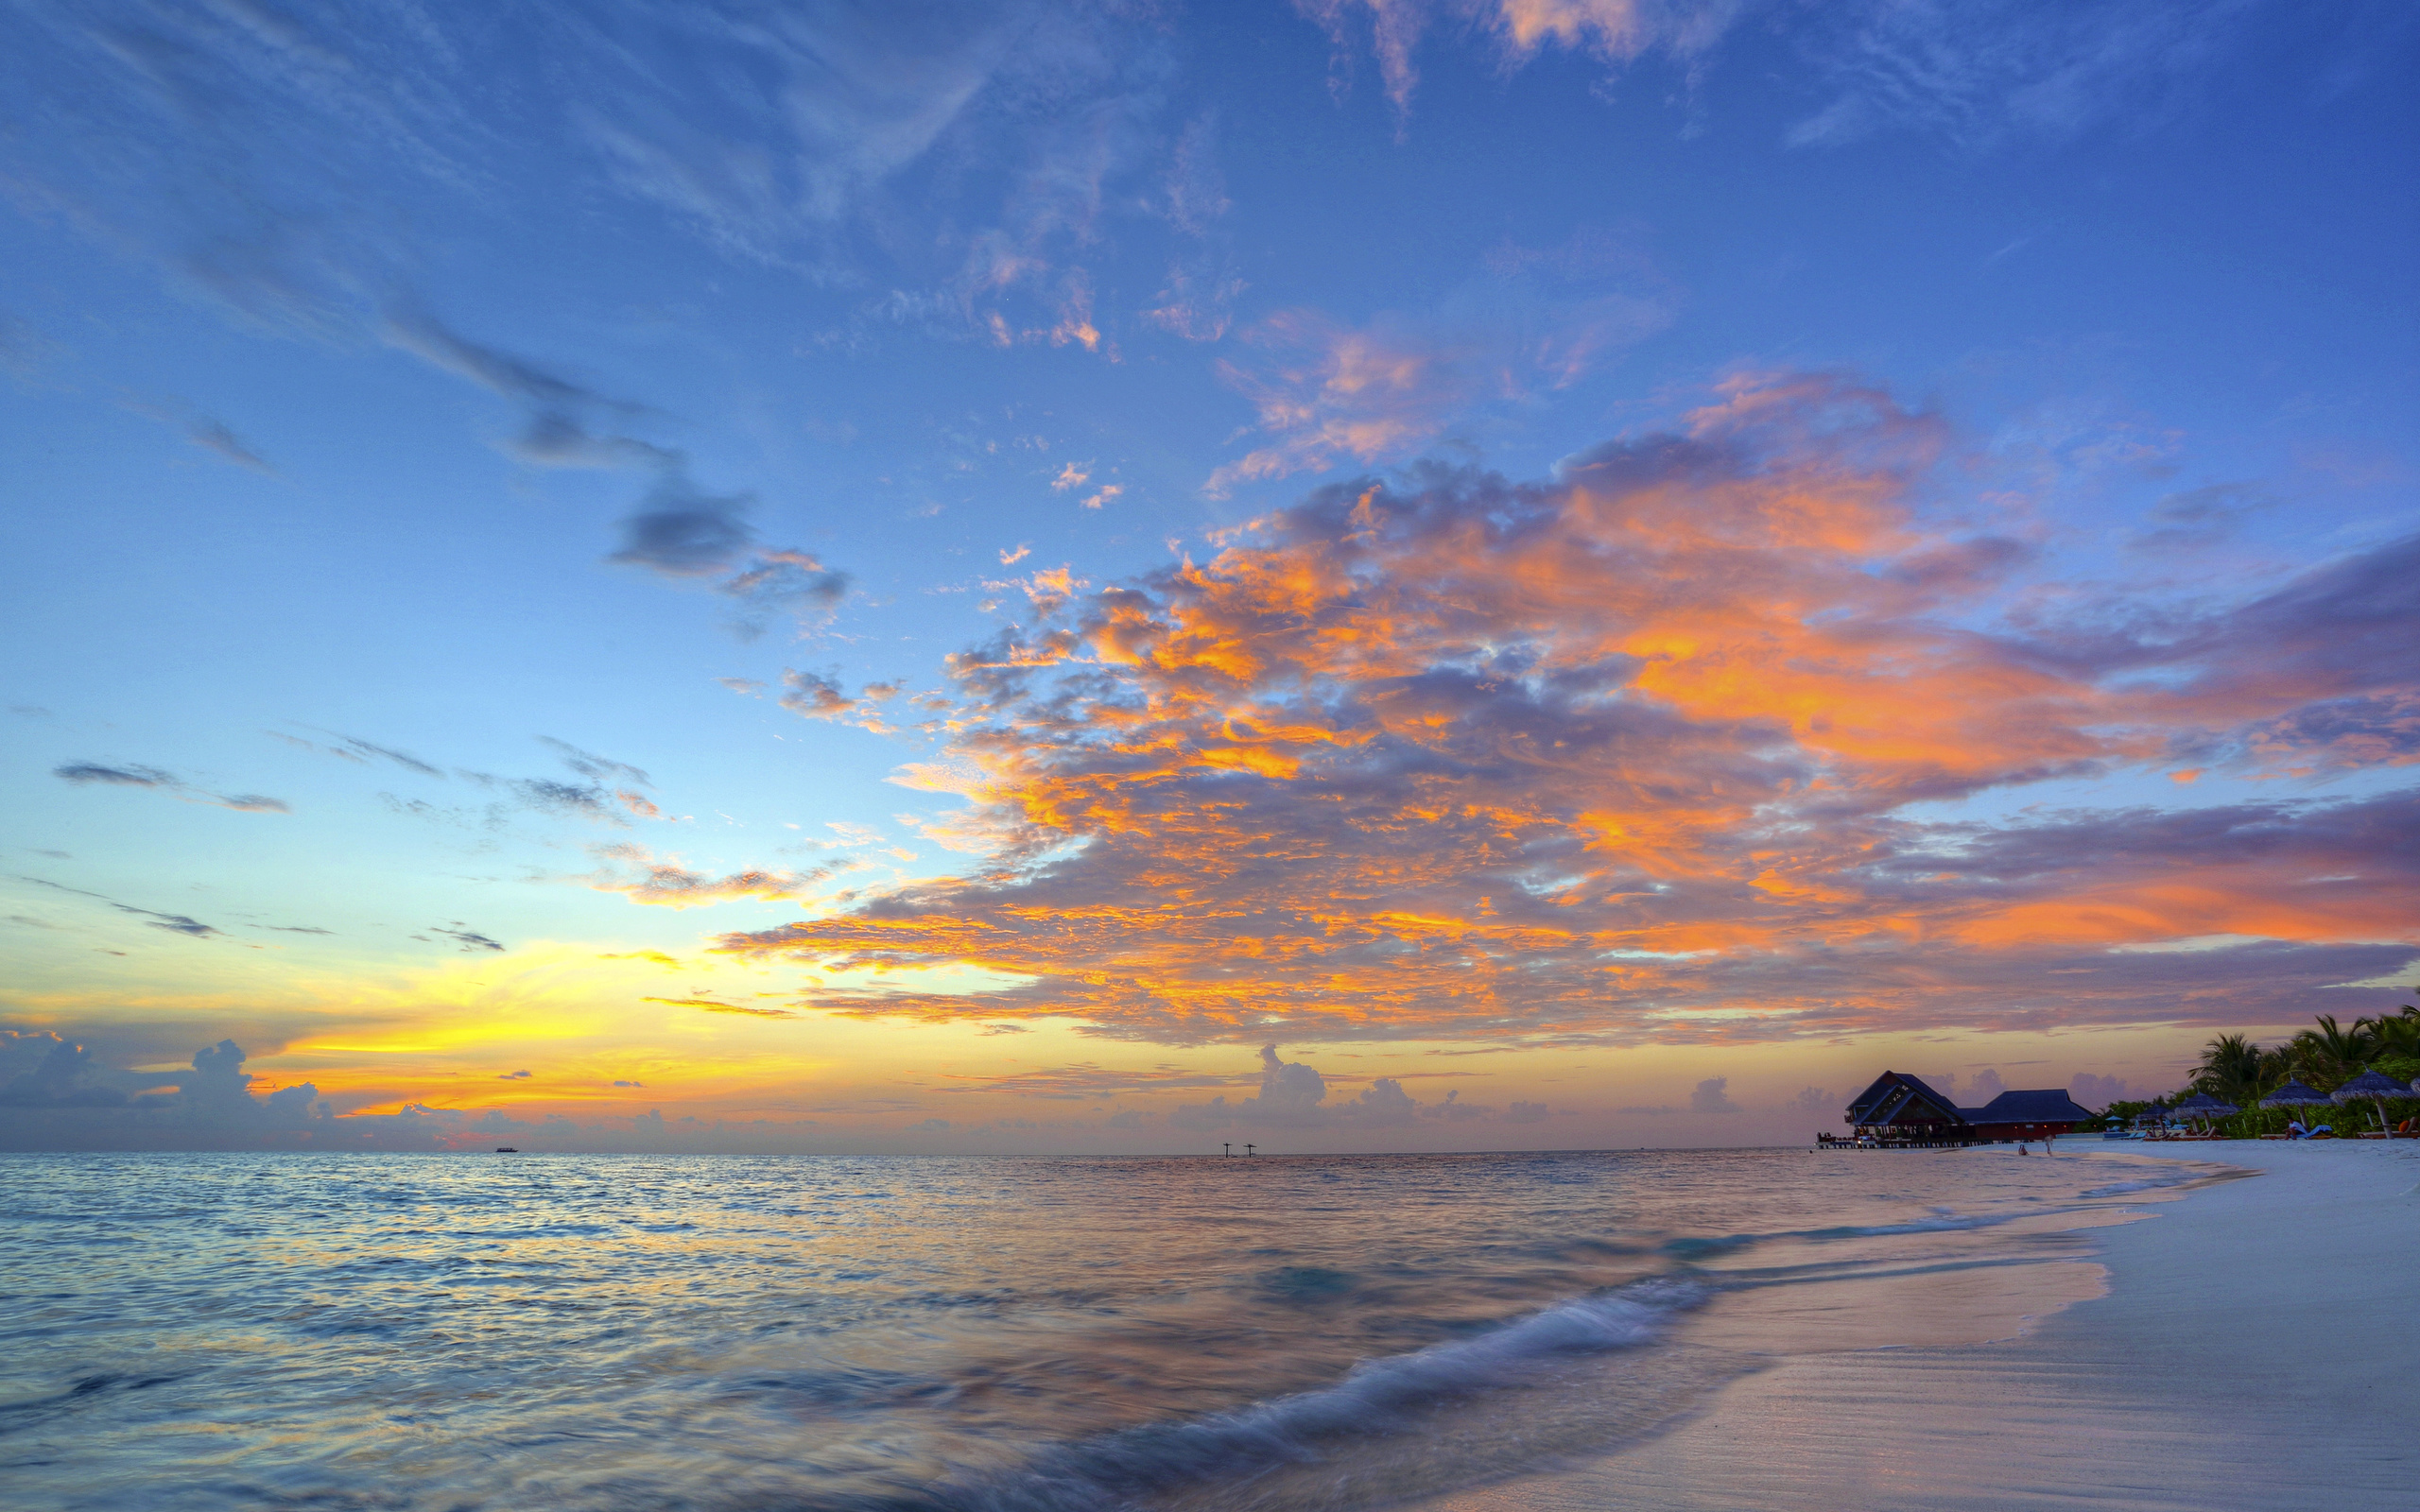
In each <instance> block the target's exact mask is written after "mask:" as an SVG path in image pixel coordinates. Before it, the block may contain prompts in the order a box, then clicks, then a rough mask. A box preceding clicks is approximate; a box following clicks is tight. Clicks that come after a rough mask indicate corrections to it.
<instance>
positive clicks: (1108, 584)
mask: <svg viewBox="0 0 2420 1512" xmlns="http://www.w3.org/2000/svg"><path fill="white" fill-rule="evenodd" d="M2415 61H2420V15H2415V12H2413V11H2412V10H2411V8H2409V7H2407V6H2403V5H2399V4H2394V3H2391V0H2382V3H2370V4H2363V3H2357V0H2356V3H2347V4H2343V5H2336V6H2324V7H2306V6H2295V5H2289V4H2285V3H2283V0H2266V3H2263V0H2226V3H2220V4H2210V3H2206V0H2205V3H2194V4H2187V3H2183V0H2177V3H2168V0H2141V3H2137V4H2133V5H2129V6H2125V7H2118V8H2111V7H2106V6H2097V5H2068V4H2055V3H2054V4H2042V3H2015V0H2007V3H2001V0H1972V3H1958V0H1845V3H1842V4H1836V5H1822V6H1816V5H1810V4H1803V3H1798V0H1707V3H1692V0H1293V3H1291V4H1287V3H1282V0H1272V3H1266V4H1260V3H1251V0H1238V3H1235V4H1227V5H1219V6H1201V5H1197V6H1190V7H1188V6H1184V5H1179V4H1173V3H1168V4H1157V3H1149V0H1135V3H1104V4H1082V3H1057V4H1029V3H1025V0H986V3H977V4H966V5H959V4H930V5H926V4H902V3H887V4H881V5H848V4H805V5H795V4H794V5H773V4H755V3H743V0H695V3H688V4H683V5H680V6H672V5H666V4H634V3H615V0H587V3H582V4H575V5H563V6H544V7H540V6H522V5H492V4H491V5H472V4H440V5H426V4H413V3H409V0H385V3H380V4H375V5H367V4H365V5H344V4H325V5H316V6H307V7H306V6H300V5H292V4H286V3H283V0H152V3H147V4H135V3H105V0H9V4H7V5H6V6H4V7H0V456H5V458H6V459H7V465H6V466H5V468H0V505H4V506H5V508H4V509H0V515H4V516H5V519H0V530H5V536H0V614H5V616H6V629H7V637H8V644H9V647H10V651H11V654H10V655H9V657H8V659H7V661H6V663H5V677H6V681H7V683H8V687H7V690H6V692H7V695H8V696H7V699H6V702H7V705H8V707H9V713H8V714H7V716H6V721H5V724H0V732H5V739H0V764H4V765H0V791H5V792H6V793H7V795H8V802H7V803H6V805H5V812H0V952H5V964H4V965H0V1148H7V1149H20V1150H25V1149H50V1148H78V1147H169V1148H338V1149H348V1148H350V1149H449V1148H486V1147H490V1146H492V1145H493V1144H495V1143H514V1144H515V1145H516V1146H517V1147H522V1148H531V1149H539V1148H544V1149H562V1150H683V1149H694V1150H749V1151H759V1150H761V1151H807V1152H812V1151H836V1152H837V1151H848V1152H886V1151H895V1152H1005V1153H1021V1152H1030V1153H1099V1154H1148V1153H1187V1152H1190V1153H1208V1152H1212V1151H1215V1150H1217V1149H1218V1148H1219V1146H1220V1145H1221V1144H1223V1143H1236V1144H1238V1145H1240V1143H1243V1142H1245V1141H1252V1142H1254V1143H1256V1144H1257V1145H1258V1146H1259V1147H1261V1148H1266V1149H1272V1150H1294V1151H1308V1150H1339V1151H1355V1150H1388V1149H1489V1148H1582V1147H1588V1148H1594V1147H1608V1146H1632V1145H1655V1146H1666V1145H1711V1144H1739V1143H1768V1142H1782V1141H1788V1142H1805V1141H1808V1140H1810V1139H1811V1137H1812V1134H1813V1132H1814V1131H1815V1130H1817V1129H1819V1128H1834V1127H1837V1126H1838V1125H1839V1122H1840V1113H1841V1108H1842V1107H1843V1106H1844V1105H1845V1103H1846V1101H1847V1099H1848V1097H1849V1096H1851V1095H1852V1094H1853V1093H1854V1092H1855V1091H1857V1090H1858V1088H1861V1087H1862V1086H1864V1085H1865V1084H1866V1083H1867V1082H1868V1081H1870V1080H1871V1079H1872V1078H1873V1076H1874V1075H1875V1074H1877V1073H1878V1072H1880V1071H1881V1070H1883V1069H1884V1068H1886V1067H1889V1068H1891V1069H1895V1070H1900V1071H1906V1072H1911V1073H1914V1074H1922V1075H1926V1076H1928V1077H1930V1078H1932V1079H1933V1080H1934V1081H1935V1082H1936V1084H1938V1085H1942V1086H1944V1087H1945V1088H1946V1089H1948V1090H1950V1091H1954V1092H1955V1093H1956V1094H1957V1095H1958V1096H1959V1098H1960V1099H1961V1101H1962V1102H1970V1103H1979V1102H1980V1101H1983V1100H1985V1099H1987V1098H1988V1097H1989V1096H1990V1095H1991V1094H1993V1093H1994V1092H1995V1091H1997V1090H1999V1089H2000V1088H2003V1087H2054V1086H2055V1087H2067V1088H2070V1089H2072V1090H2073V1091H2075V1093H2076V1095H2078V1096H2079V1097H2080V1098H2082V1099H2083V1100H2084V1101H2086V1102H2087V1103H2090V1104H2092V1105H2094V1106H2099V1105H2100V1104H2101V1103H2104V1102H2106V1101H2108V1100H2110V1099H2111V1098H2113V1097H2118V1096H2126V1095H2139V1094H2144V1093H2148V1092H2152V1091H2166V1090H2169V1089H2170V1088H2172V1087H2173V1086H2174V1085H2175V1084H2176V1083H2177V1081H2178V1080H2179V1079H2180V1076H2181V1074H2182V1073H2183V1071H2184V1069H2185V1068H2186V1067H2187V1066H2188V1065H2189V1064H2190V1063H2191V1061H2192V1059H2193V1057H2194V1056H2195V1054H2196V1053H2197V1052H2198V1049H2199V1047H2200V1046H2201V1044H2202V1043H2203V1041H2204V1040H2207V1039H2208V1038H2210V1037H2211V1036H2212V1035H2214V1034H2217V1033H2221V1032H2238V1031H2239V1032H2246V1033H2251V1034H2253V1035H2255V1036H2256V1038H2273V1037H2275V1036H2277V1035H2280V1034H2284V1033H2290V1032H2291V1031H2292V1030H2293V1029H2294V1028H2297V1027H2299V1026H2302V1025H2304V1024H2306V1023H2308V1022H2309V1021H2310V1019H2311V1017H2312V1016H2313V1015H2314V1014H2319V1013H2330V1014H2334V1015H2337V1016H2339V1017H2341V1018H2344V1019H2347V1020H2349V1019H2351V1018H2353V1017H2357V1016H2360V1015H2364V1014H2373V1013H2377V1012H2380V1011H2392V1010H2393V1008H2394V1005H2396V1004H2397V1003H2399V1002H2403V1001H2410V1000H2411V999H2410V992H2409V990H2408V985H2409V984H2410V983H2411V982H2412V981H2414V980H2415V979H2420V843H2416V842H2420V785H2415V771H2414V766H2413V765H2412V764H2413V762H2414V759H2415V756H2420V507H2415V492H2420V490H2415V481H2416V480H2420V446H2415V436H2416V435H2420V432H2415V428H2414V426H2413V417H2414V416H2415V414H2420V303H2416V301H2415V293H2414V289H2415V284H2414V281H2413V279H2412V277H2411V273H2412V269H2413V267H2414V266H2415V258H2414V253H2415V250H2420V96H2415V95H2414V94H2413V93H2412V92H2411V90H2410V89H2408V88H2402V87H2397V86H2396V85H2395V84H2394V80H2395V79H2396V78H2398V77H2401V78H2405V79H2407V80H2408V79H2409V78H2410V77H2411V72H2412V69H2413V65H2414V63H2415Z"/></svg>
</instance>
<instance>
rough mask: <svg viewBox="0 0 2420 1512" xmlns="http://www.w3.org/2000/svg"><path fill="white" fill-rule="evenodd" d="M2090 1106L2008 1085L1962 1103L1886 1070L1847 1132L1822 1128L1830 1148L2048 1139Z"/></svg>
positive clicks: (2083, 1117) (2078, 1123) (1860, 1102)
mask: <svg viewBox="0 0 2420 1512" xmlns="http://www.w3.org/2000/svg"><path fill="white" fill-rule="evenodd" d="M2092 1117H2093V1115H2092V1112H2091V1110H2090V1109H2088V1108H2083V1107H2080V1106H2078V1104H2077V1103H2076V1101H2075V1099H2073V1098H2071V1097H2069V1096H2068V1095H2067V1094H2066V1091H2062V1090H2060V1089H2058V1088H2049V1089H2045V1090H2036V1091H2005V1092H2002V1093H2000V1094H1999V1095H1998V1096H1997V1097H1995V1098H1993V1099H1992V1100H1991V1101H1990V1102H1988V1103H1986V1104H1984V1105H1983V1106H1982V1107H1980V1108H1960V1107H1959V1106H1958V1105H1957V1104H1956V1103H1954V1102H1952V1101H1950V1099H1949V1098H1948V1096H1947V1095H1946V1094H1945V1093H1943V1092H1940V1091H1935V1090H1934V1089H1933V1087H1932V1086H1931V1085H1930V1084H1928V1083H1927V1082H1926V1081H1924V1080H1923V1079H1922V1078H1920V1077H1916V1076H1910V1075H1909V1074H1906V1073H1905V1072H1898V1071H1886V1072H1884V1073H1883V1074H1881V1075H1879V1076H1877V1077H1876V1078H1875V1080H1874V1085H1873V1086H1871V1087H1868V1088H1867V1089H1866V1090H1865V1091H1862V1092H1860V1093H1858V1097H1857V1100H1856V1101H1854V1102H1852V1103H1850V1104H1849V1108H1848V1118H1847V1123H1848V1125H1849V1126H1850V1128H1851V1129H1852V1130H1853V1131H1854V1132H1852V1133H1851V1134H1849V1135H1848V1136H1847V1137H1845V1138H1843V1137H1841V1136H1840V1135H1836V1134H1818V1135H1817V1136H1816V1143H1818V1144H1820V1145H1824V1146H1827V1147H1831V1148H1845V1149H1893V1150H1941V1149H1959V1148H1962V1147H1964V1146H1966V1145H1969V1144H1990V1143H1995V1142H1997V1141H2003V1140H2017V1141H2030V1140H2046V1139H2049V1138H2051V1137H2052V1136H2054V1135H2058V1134H2068V1133H2072V1132H2074V1131H2075V1130H2076V1129H2078V1128H2081V1127H2083V1126H2084V1125H2087V1124H2089V1123H2090V1122H2092Z"/></svg>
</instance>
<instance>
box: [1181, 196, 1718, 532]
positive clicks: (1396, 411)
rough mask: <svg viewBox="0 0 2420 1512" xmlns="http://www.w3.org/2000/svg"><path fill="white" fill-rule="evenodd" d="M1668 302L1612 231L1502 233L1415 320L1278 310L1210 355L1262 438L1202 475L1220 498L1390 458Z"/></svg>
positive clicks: (1550, 384) (1563, 373)
mask: <svg viewBox="0 0 2420 1512" xmlns="http://www.w3.org/2000/svg"><path fill="white" fill-rule="evenodd" d="M1673 311H1674V301H1673V299H1672V296H1671V295H1670V294H1669V292H1668V290H1666V289H1665V288H1663V287H1662V285H1661V282H1660V280H1658V279H1657V278H1656V276H1655V275H1654V273H1653V270H1652V268H1651V266H1648V264H1647V263H1646V261H1645V260H1644V259H1643V258H1641V257H1639V256H1638V255H1637V254H1636V252H1635V251H1634V250H1633V249H1630V248H1628V247H1626V246H1625V245H1623V244H1622V243H1620V242H1619V241H1618V240H1616V239H1615V238H1611V237H1605V236H1590V235H1582V236H1579V237H1575V238H1573V239H1572V240H1571V241H1570V242H1568V243H1565V244H1564V245H1563V246H1561V247H1555V248H1547V249H1524V248H1520V247H1517V246H1513V245H1510V244H1507V245H1505V246H1502V247H1499V248H1498V249H1495V252H1494V253H1493V254H1491V255H1490V256H1489V258H1488V259H1487V262H1486V266H1485V267H1484V268H1483V269H1482V270H1481V271H1480V272H1479V273H1478V275H1477V276H1476V277H1474V278H1473V279H1471V280H1470V281H1468V282H1467V283H1464V284H1463V285H1462V286H1461V288H1460V289H1459V290H1457V291H1456V292H1454V293H1453V294H1452V295H1451V296H1449V297H1448V298H1446V299H1444V300H1443V301H1439V303H1438V305H1437V306H1436V308H1434V309H1433V310H1430V311H1427V312H1425V313H1424V314H1422V315H1420V316H1419V317H1417V318H1412V317H1407V316H1394V315H1388V316H1380V317H1378V318H1374V319H1373V320H1371V321H1369V322H1366V323H1364V324H1362V325H1358V326H1347V325H1343V324H1340V323H1339V322H1337V321H1335V320H1332V319H1330V318H1327V317H1325V316H1323V315H1321V314H1319V313H1317V312H1315V311H1310V310H1288V311H1281V312H1279V313H1278V314H1276V315H1273V316H1271V317H1270V318H1267V319H1265V320H1263V321H1261V322H1259V323H1257V324H1255V325H1253V327H1251V328H1250V329H1248V330H1247V331H1245V332H1244V333H1243V334H1242V335H1241V336H1240V337H1239V338H1238V339H1239V341H1240V342H1241V343H1242V345H1243V346H1244V347H1246V348H1247V349H1248V352H1249V354H1246V355H1238V356H1236V357H1231V358H1227V359H1225V360H1222V361H1221V362H1220V363H1219V375H1220V376H1221V377H1222V378H1224V379H1225V380H1226V382H1227V383H1228V384H1229V385H1230V386H1231V387H1234V388H1236V390H1237V391H1238V392H1240V393H1242V394H1243V395H1244V397H1245V398H1246V399H1248V400H1249V401H1251V403H1252V405H1253V410H1254V412H1255V415H1256V419H1257V427H1256V428H1257V430H1258V431H1259V433H1260V438H1261V442H1260V444H1259V445H1257V446H1255V447H1254V448H1253V450H1252V451H1251V452H1249V453H1247V454H1246V455H1244V456H1243V457H1242V458H1240V459H1238V460H1236V461H1234V462H1229V463H1226V464H1224V465H1222V466H1220V467H1219V469H1217V470H1216V471H1215V472H1212V473H1211V475H1210V478H1209V481H1208V483H1207V485H1206V487H1207V490H1208V491H1209V492H1210V493H1211V494H1212V495H1213V496H1223V495H1225V494H1227V493H1230V492H1232V491H1233V490H1236V488H1238V487H1240V486H1243V485H1245V484H1249V483H1258V482H1268V481H1273V480H1276V479H1281V478H1285V477H1289V476H1292V475H1294V474H1296V473H1302V472H1324V471H1326V470H1328V469H1330V468H1334V467H1338V466H1349V465H1361V466H1368V465H1370V464H1373V463H1389V462H1395V461H1399V460H1402V459H1403V458H1405V457H1407V456H1409V455H1412V454H1414V453H1416V452H1418V451H1420V450H1421V449H1422V448H1424V447H1426V446H1427V445H1428V444H1429V443H1430V442H1432V441H1435V440H1436V439H1437V438H1439V437H1441V436H1442V435H1443V434H1445V433H1446V431H1447V430H1448V428H1449V427H1454V426H1458V425H1467V424H1469V423H1472V422H1474V421H1484V420H1485V419H1486V418H1487V417H1489V416H1491V415H1495V414H1501V413H1504V412H1506V411H1507V410H1510V409H1516V408H1517V407H1519V406H1520V405H1522V404H1526V403H1529V402H1530V401H1532V400H1534V399H1536V398H1537V397H1539V396H1543V395H1546V394H1549V393H1552V392H1554V391H1556V390H1559V389H1563V388H1567V387H1570V386H1571V385H1573V384H1575V383H1578V382H1580V381H1581V380H1582V379H1583V378H1586V377H1587V376H1589V375H1590V374H1591V373H1593V372H1595V371H1597V370H1598V369H1600V368H1601V367H1603V366H1604V364H1605V363H1606V362H1608V361H1609V360H1610V359H1612V358H1613V357H1614V356H1616V354H1618V353H1619V352H1621V351H1622V350H1623V349H1625V348H1627V347H1629V346H1631V345H1633V344H1634V343H1635V342H1637V341H1639V340H1640V339H1642V338H1644V337H1646V336H1649V335H1653V334H1654V333H1655V332H1657V331H1659V330H1661V329H1662V328H1663V327H1665V326H1666V325H1668V324H1669V323H1670V321H1671V318H1672V316H1673Z"/></svg>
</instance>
